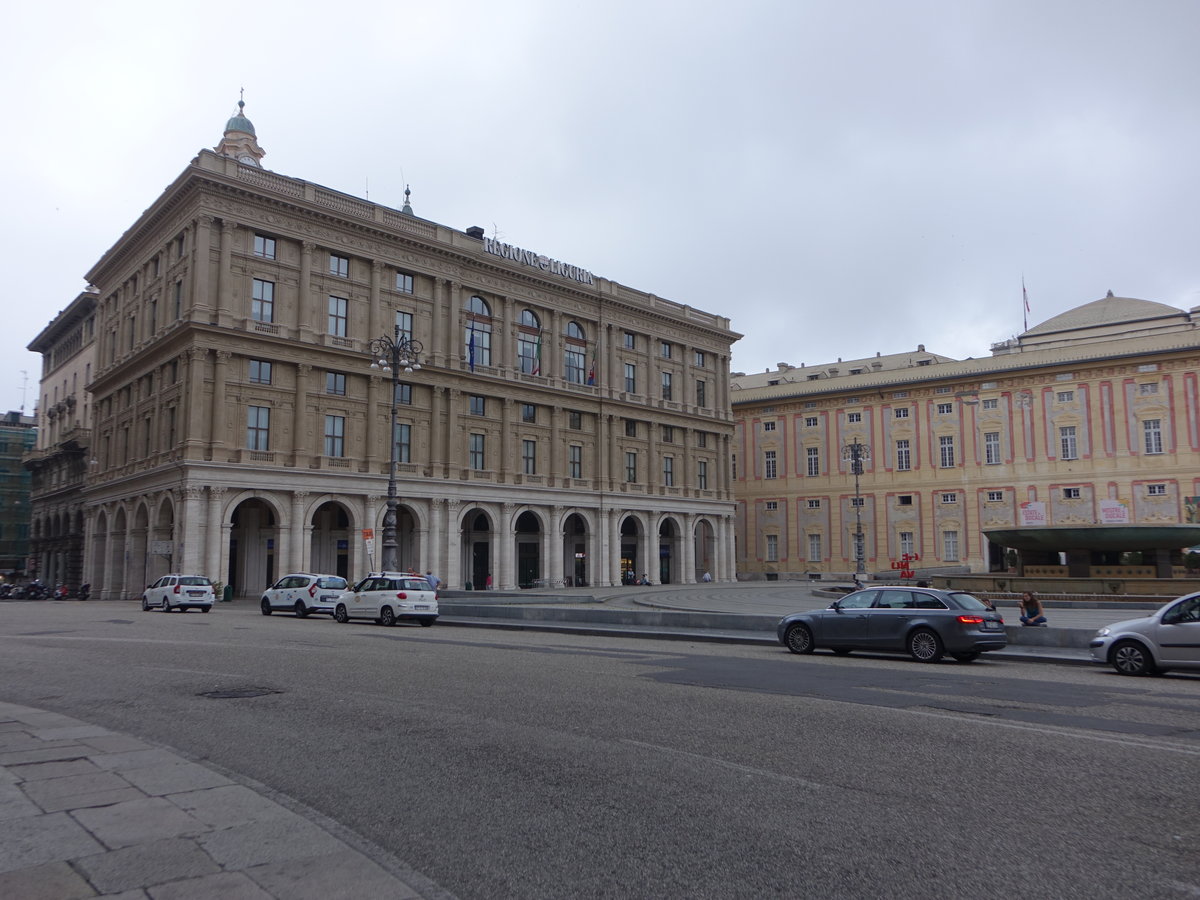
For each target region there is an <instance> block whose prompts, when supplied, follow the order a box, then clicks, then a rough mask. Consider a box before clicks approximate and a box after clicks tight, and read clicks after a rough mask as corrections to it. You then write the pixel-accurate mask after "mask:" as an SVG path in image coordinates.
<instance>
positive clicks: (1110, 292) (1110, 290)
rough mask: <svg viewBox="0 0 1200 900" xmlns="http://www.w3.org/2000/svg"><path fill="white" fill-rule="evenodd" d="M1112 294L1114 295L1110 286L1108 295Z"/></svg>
mask: <svg viewBox="0 0 1200 900" xmlns="http://www.w3.org/2000/svg"><path fill="white" fill-rule="evenodd" d="M1112 295H1113V292H1112V288H1109V290H1108V296H1110V297H1111V296H1112Z"/></svg>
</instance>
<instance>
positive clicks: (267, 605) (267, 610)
mask: <svg viewBox="0 0 1200 900" xmlns="http://www.w3.org/2000/svg"><path fill="white" fill-rule="evenodd" d="M258 608H259V609H261V610H262V614H263V615H264V616H269V615H270V614H271V601H270V600H268V599H267V598H266V597H263V598H262V603H260V604H259V605H258Z"/></svg>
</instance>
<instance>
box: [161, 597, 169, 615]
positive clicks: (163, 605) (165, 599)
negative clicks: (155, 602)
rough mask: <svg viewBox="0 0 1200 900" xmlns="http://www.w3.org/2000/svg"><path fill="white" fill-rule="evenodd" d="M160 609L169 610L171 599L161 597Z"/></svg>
mask: <svg viewBox="0 0 1200 900" xmlns="http://www.w3.org/2000/svg"><path fill="white" fill-rule="evenodd" d="M162 611H163V612H170V611H171V601H170V600H168V599H167V598H166V597H163V604H162Z"/></svg>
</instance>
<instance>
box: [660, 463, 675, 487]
mask: <svg viewBox="0 0 1200 900" xmlns="http://www.w3.org/2000/svg"><path fill="white" fill-rule="evenodd" d="M663 484H664V485H665V486H666V487H674V486H675V457H673V456H664V457H663Z"/></svg>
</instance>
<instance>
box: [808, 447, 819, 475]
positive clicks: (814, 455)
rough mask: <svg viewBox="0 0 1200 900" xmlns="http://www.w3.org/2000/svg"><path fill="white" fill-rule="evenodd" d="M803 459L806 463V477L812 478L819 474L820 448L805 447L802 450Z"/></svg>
mask: <svg viewBox="0 0 1200 900" xmlns="http://www.w3.org/2000/svg"><path fill="white" fill-rule="evenodd" d="M804 456H805V459H806V461H807V463H808V469H807V472H808V477H809V478H814V477H816V476H817V475H820V474H821V448H820V447H807V448H805V451H804Z"/></svg>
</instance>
